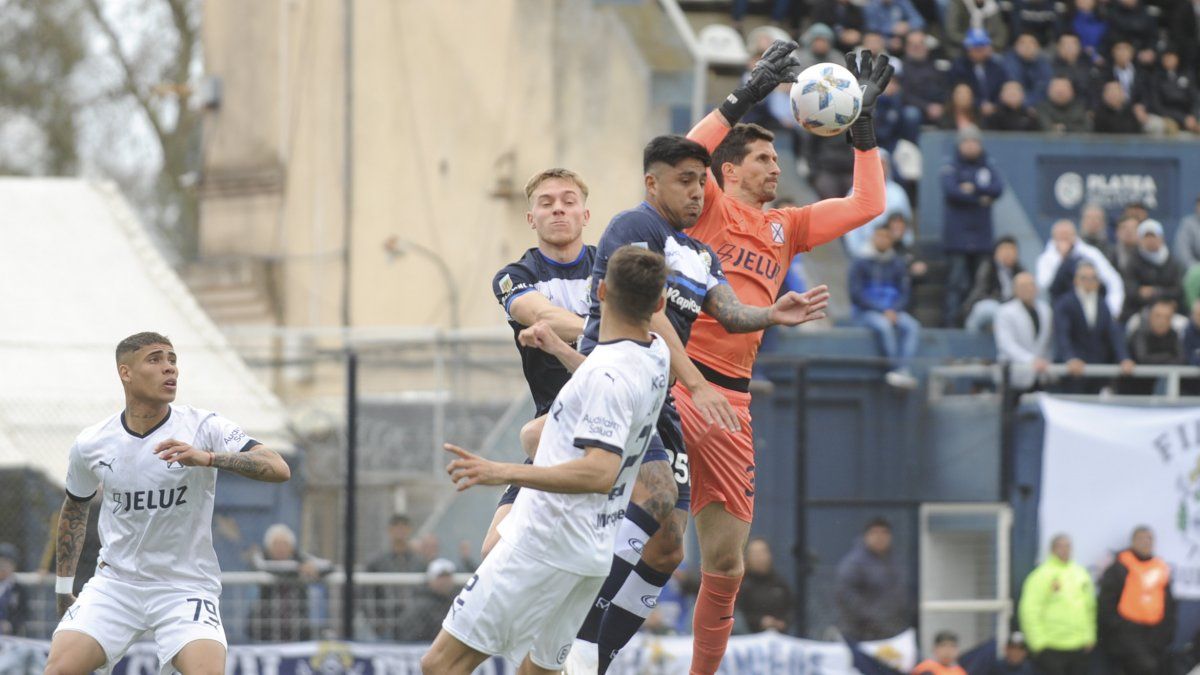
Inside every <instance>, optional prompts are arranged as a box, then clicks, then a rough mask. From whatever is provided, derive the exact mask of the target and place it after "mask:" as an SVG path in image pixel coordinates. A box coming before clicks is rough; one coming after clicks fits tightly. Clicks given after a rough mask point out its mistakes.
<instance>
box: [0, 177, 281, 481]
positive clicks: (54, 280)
mask: <svg viewBox="0 0 1200 675" xmlns="http://www.w3.org/2000/svg"><path fill="white" fill-rule="evenodd" d="M0 214H3V215H2V216H0V270H3V272H2V274H3V283H0V317H3V319H2V320H0V325H3V330H0V467H15V466H30V467H36V468H39V469H41V470H42V471H44V472H45V473H46V475H47V477H49V478H50V479H51V480H55V481H58V482H60V483H61V482H62V481H63V480H64V477H65V475H66V466H67V451H68V449H69V448H70V447H71V443H72V441H73V440H74V438H75V436H76V434H78V433H79V431H80V430H82V429H83V428H84V427H87V426H89V425H92V424H95V423H96V422H99V421H100V420H102V419H104V418H105V417H107V416H108V415H111V414H113V413H115V412H118V411H119V410H121V409H122V407H123V405H124V398H123V395H122V391H121V386H120V383H119V382H118V380H117V378H116V367H115V363H114V355H113V352H114V349H115V347H116V344H117V342H118V341H120V339H121V338H123V337H125V336H127V335H130V334H132V333H136V332H139V331H144V330H152V331H157V332H159V333H163V334H165V335H167V336H168V337H170V338H171V341H172V342H173V343H174V345H175V348H176V351H177V352H178V354H179V369H180V378H179V385H180V387H179V392H180V393H179V398H178V401H179V402H180V403H185V404H189V405H194V406H196V407H200V408H207V409H210V410H214V411H216V412H218V413H220V414H222V415H224V416H226V417H229V418H230V419H233V420H235V421H237V422H238V423H239V424H241V425H242V426H243V427H244V428H245V429H246V431H247V432H248V433H249V434H250V435H251V436H253V437H255V438H258V439H259V440H261V441H262V442H264V443H266V444H267V445H269V446H271V447H274V448H276V449H279V450H283V451H287V450H289V449H290V448H291V442H290V435H289V434H288V432H287V428H286V427H287V417H286V414H285V409H284V406H283V404H282V403H281V402H280V401H279V399H278V398H276V397H275V395H274V394H272V393H271V392H270V391H269V390H268V389H267V388H266V387H264V386H263V385H262V384H260V383H259V382H258V380H256V379H255V377H254V375H253V374H252V373H251V372H250V370H249V369H248V368H247V367H246V364H245V363H244V362H243V361H242V360H241V358H240V357H239V356H238V355H237V354H236V353H235V352H234V350H233V349H232V348H231V347H230V345H229V343H228V342H227V341H226V339H225V337H224V336H223V335H222V334H221V333H220V331H219V330H218V329H217V327H216V326H215V325H214V324H213V322H212V321H211V320H210V319H209V318H208V316H207V315H206V314H205V313H204V310H202V309H201V308H200V306H199V305H197V303H196V301H195V299H194V298H193V297H192V295H191V293H190V292H189V291H188V289H187V287H186V286H185V285H184V284H183V282H182V281H181V280H180V279H179V277H178V275H176V274H175V271H174V270H173V269H172V268H171V267H170V266H169V265H168V264H167V262H166V260H165V259H164V258H163V256H162V255H161V254H160V253H159V251H158V250H157V249H156V248H155V247H154V245H153V243H152V242H151V241H150V239H149V237H148V236H147V234H146V233H145V231H144V230H143V229H142V226H141V224H140V223H139V222H138V220H137V218H136V216H135V215H134V213H133V211H132V210H131V209H130V207H129V205H128V203H126V202H125V200H124V199H123V198H122V197H121V195H120V194H119V193H118V192H117V190H116V189H115V187H113V186H112V185H109V184H102V183H92V182H88V181H83V180H75V179H27V178H0Z"/></svg>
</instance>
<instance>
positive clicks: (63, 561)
mask: <svg viewBox="0 0 1200 675" xmlns="http://www.w3.org/2000/svg"><path fill="white" fill-rule="evenodd" d="M91 506H92V503H91V502H90V501H89V502H77V501H75V500H74V499H71V498H70V497H68V498H67V499H66V500H65V501H64V502H63V506H62V511H61V512H60V513H59V516H58V539H57V542H56V549H55V573H56V574H57V575H58V576H60V577H73V576H75V566H76V565H77V564H78V563H79V553H80V552H81V551H82V550H83V539H84V536H85V535H87V521H88V511H89V510H90V509H91Z"/></svg>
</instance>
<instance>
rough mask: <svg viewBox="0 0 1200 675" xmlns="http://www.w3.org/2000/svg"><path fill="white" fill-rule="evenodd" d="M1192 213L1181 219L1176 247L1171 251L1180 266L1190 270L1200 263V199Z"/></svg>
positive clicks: (1176, 236)
mask: <svg viewBox="0 0 1200 675" xmlns="http://www.w3.org/2000/svg"><path fill="white" fill-rule="evenodd" d="M1192 209H1193V210H1192V212H1191V213H1189V214H1188V215H1186V216H1184V217H1183V218H1180V219H1179V227H1178V228H1176V230H1175V246H1174V247H1173V248H1172V249H1171V250H1172V252H1174V253H1175V257H1176V258H1177V259H1178V260H1179V266H1180V267H1182V268H1183V269H1185V270H1186V269H1188V268H1189V267H1191V266H1192V265H1195V264H1196V263H1197V262H1200V197H1197V198H1196V202H1195V204H1194V206H1193V207H1192Z"/></svg>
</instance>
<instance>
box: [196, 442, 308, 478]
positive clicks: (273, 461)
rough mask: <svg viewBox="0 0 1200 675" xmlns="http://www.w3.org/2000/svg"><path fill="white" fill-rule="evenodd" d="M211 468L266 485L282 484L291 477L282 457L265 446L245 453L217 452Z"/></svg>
mask: <svg viewBox="0 0 1200 675" xmlns="http://www.w3.org/2000/svg"><path fill="white" fill-rule="evenodd" d="M212 467H213V468H214V469H221V470H223V471H231V472H233V473H236V474H238V475H239V476H245V477H246V478H252V479H254V480H261V481H264V482H267V483H283V482H285V481H287V480H288V479H289V478H291V477H292V470H291V468H289V467H288V465H287V462H285V461H284V460H283V457H280V456H279V453H278V452H275V451H274V450H272V449H270V448H268V447H267V446H265V445H256V446H254V447H253V448H250V449H249V450H247V451H245V452H219V453H217V454H215V455H213V457H212Z"/></svg>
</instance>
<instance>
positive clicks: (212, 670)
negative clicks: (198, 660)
mask: <svg viewBox="0 0 1200 675" xmlns="http://www.w3.org/2000/svg"><path fill="white" fill-rule="evenodd" d="M180 672H181V673H182V674H183V675H224V674H225V663H224V662H222V663H220V664H215V663H206V664H204V665H202V666H193V667H190V668H184V669H182V670H180Z"/></svg>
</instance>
